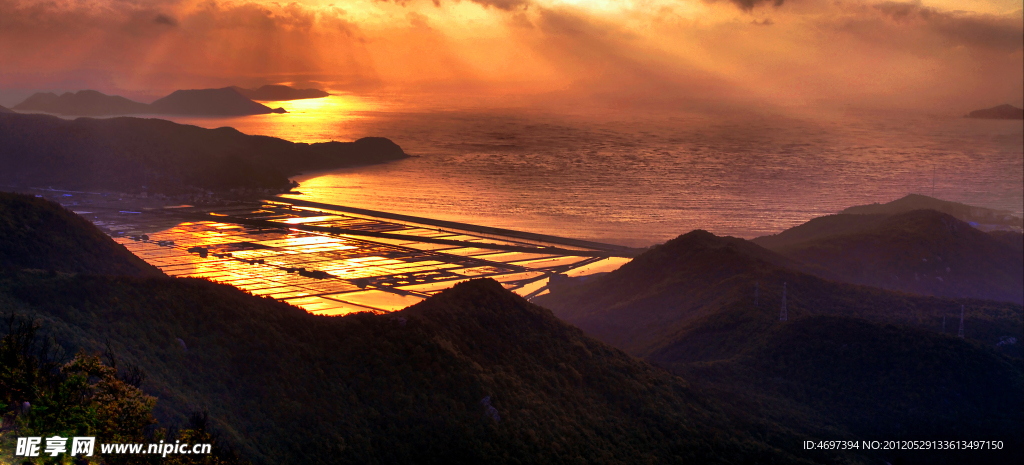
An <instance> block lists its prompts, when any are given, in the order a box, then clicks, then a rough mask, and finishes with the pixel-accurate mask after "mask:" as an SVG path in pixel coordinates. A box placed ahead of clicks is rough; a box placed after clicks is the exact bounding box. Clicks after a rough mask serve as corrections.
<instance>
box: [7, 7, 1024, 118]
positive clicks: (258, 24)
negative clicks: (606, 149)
mask: <svg viewBox="0 0 1024 465" xmlns="http://www.w3.org/2000/svg"><path fill="white" fill-rule="evenodd" d="M1022 49H1024V13H1022V10H1021V5H1020V1H1019V0H970V1H956V0H923V1H919V2H918V1H913V2H880V1H877V0H785V1H784V2H783V1H781V0H632V1H630V0H622V1H606V0H595V1H587V0H461V1H453V0H392V1H388V0H356V1H343V0H304V1H296V2H292V3H288V2H254V1H246V0H240V1H219V0H202V1H195V0H112V1H100V0H56V1H46V2H42V1H38V2H37V1H29V0H0V89H3V90H0V104H5V105H11V104H13V103H17V100H20V98H23V96H24V93H25V92H28V91H35V90H76V89H83V88H93V89H97V90H100V91H103V92H107V93H116V94H121V95H126V96H129V97H134V98H137V99H140V100H147V99H152V98H155V97H158V96H160V95H163V94H166V93H168V92H170V91H172V90H174V89H177V88H198V87H220V86H226V85H232V84H239V85H245V86H254V85H258V84H264V83H275V82H282V83H295V84H297V85H300V86H317V87H325V88H329V89H333V90H338V91H344V90H352V91H357V92H363V91H377V92H380V91H395V92H400V93H403V92H404V93H409V92H415V93H434V94H438V95H450V94H453V93H461V94H467V95H472V96H474V98H484V99H485V100H486V99H487V98H489V97H496V98H497V97H500V98H502V99H505V100H508V99H512V100H514V101H520V102H527V103H528V102H553V101H557V102H562V101H564V102H573V101H593V102H602V103H605V104H610V105H620V106H635V107H638V108H643V107H645V106H659V105H669V106H671V105H679V104H686V103H687V102H700V103H701V104H709V103H710V104H712V105H713V104H715V103H718V102H721V103H723V104H725V103H728V104H745V103H750V102H755V103H759V104H769V105H805V104H818V103H824V104H828V105H833V104H836V103H850V104H854V105H862V106H888V105H895V106H901V107H921V108H929V109H944V110H949V111H957V112H960V111H963V110H966V109H974V108H977V107H984V106H991V105H996V104H1001V103H1014V104H1017V105H1020V104H1021V103H1022V102H1021V100H1022V93H1024V91H1022V87H1024V71H1022V69H1024V50H1022ZM15 97H18V98H17V99H15ZM12 99H14V100H16V101H13V102H12V101H11V100H12Z"/></svg>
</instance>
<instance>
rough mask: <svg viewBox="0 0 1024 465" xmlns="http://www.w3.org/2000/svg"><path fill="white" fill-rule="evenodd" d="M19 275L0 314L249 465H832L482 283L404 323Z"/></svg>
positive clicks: (170, 290) (3, 285) (145, 285)
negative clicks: (110, 367) (199, 423)
mask: <svg viewBox="0 0 1024 465" xmlns="http://www.w3.org/2000/svg"><path fill="white" fill-rule="evenodd" d="M22 200H24V199H22ZM33 206H36V205H35V203H31V202H30V203H29V204H28V207H27V208H32V207H33ZM58 208H59V207H56V206H51V207H49V209H50V210H52V211H53V212H54V215H55V216H57V217H60V216H63V217H64V218H60V219H58V220H57V223H60V224H68V225H70V226H68V228H69V229H72V230H75V231H71V232H70V233H71V234H76V235H84V236H87V237H92V236H93V235H96V234H98V230H96V229H95V228H94V227H88V226H87V224H83V223H84V222H82V221H81V220H74V219H71V218H70V216H71V215H72V214H71V213H69V212H67V211H64V210H57V209H58ZM45 209H46V208H44V210H45ZM0 215H4V213H3V211H0ZM5 216H6V215H5ZM20 216H26V215H25V214H22V215H20ZM51 219H52V218H51ZM85 229H91V231H82V230H85ZM40 233H41V234H56V235H60V234H62V232H61V231H59V230H58V228H57V227H56V226H53V225H48V226H46V227H44V228H40ZM100 242H102V241H100ZM3 245H4V246H6V244H3ZM41 253H50V252H48V251H44V252H41ZM68 253H69V254H71V255H74V254H75V250H71V251H70V252H68ZM0 256H3V255H0ZM86 257H91V256H83V257H73V258H72V259H73V260H74V261H81V260H80V259H84V258H86ZM49 258H51V259H52V258H55V257H49ZM95 258H96V259H97V260H99V261H103V260H105V258H104V257H102V256H100V257H95ZM13 265H15V264H14V263H0V304H2V305H3V308H5V309H16V310H17V311H18V312H21V313H30V314H32V315H35V318H36V319H37V320H38V321H39V322H40V323H42V325H43V326H44V327H45V328H46V329H47V330H48V332H49V334H51V335H52V336H54V337H55V338H56V340H57V341H58V342H59V343H60V344H61V345H62V346H64V347H65V348H66V349H68V350H70V351H72V352H74V351H76V350H79V349H82V350H86V351H89V352H92V351H100V350H104V348H105V347H106V346H108V344H109V346H110V347H111V348H112V349H113V350H115V351H116V352H117V353H118V354H119V356H120V360H121V362H122V363H131V364H135V365H137V366H139V367H141V368H142V369H143V370H144V371H145V373H146V375H147V376H146V377H145V381H144V382H143V383H142V384H141V388H142V389H143V390H144V391H145V392H147V393H150V394H152V395H155V396H157V397H158V398H159V399H158V402H157V407H156V410H155V411H154V414H155V415H156V416H157V417H158V418H159V419H160V421H161V424H165V425H169V424H174V423H175V422H179V423H180V422H181V421H183V420H184V417H185V415H186V414H187V413H188V412H190V411H192V410H193V409H195V408H196V407H199V408H208V409H209V412H210V420H211V421H212V423H213V425H214V426H215V427H216V429H217V430H219V431H221V432H222V433H223V438H226V439H228V440H229V441H230V442H232V443H234V444H235V445H236V446H237V447H238V448H239V450H240V451H241V452H242V453H243V455H244V456H245V457H246V458H249V459H251V460H252V461H253V462H255V463H260V464H262V463H268V464H269V463H274V464H277V463H309V464H318V463H358V464H365V463H466V464H476V463H488V464H513V463H520V464H521V463H562V462H566V461H568V462H577V463H621V464H631V463H637V464H639V463H811V462H810V460H808V459H811V458H818V459H820V460H821V461H823V462H835V461H836V459H837V457H836V456H835V455H834V453H833V454H820V453H813V454H811V453H807V452H805V451H802V450H801V448H800V441H801V440H802V439H805V438H806V436H803V435H801V436H797V435H796V434H794V433H792V432H789V431H787V430H786V429H785V428H783V427H780V426H778V425H775V424H769V425H763V424H762V425H761V427H762V428H765V427H767V428H769V429H770V430H771V431H772V434H773V435H774V438H775V439H777V440H778V444H779V445H778V447H772V446H769V445H767V444H765V443H764V442H762V441H761V440H758V439H755V438H754V437H753V436H752V435H751V434H748V433H747V432H744V431H742V430H737V429H736V426H737V423H736V422H735V421H732V420H731V419H729V418H728V417H726V416H724V415H722V414H721V413H720V409H719V407H718V406H717V404H716V403H715V401H714V399H709V398H707V397H706V396H703V395H702V394H700V393H699V392H696V391H694V390H692V389H690V388H689V387H688V384H687V382H686V381H684V380H682V379H680V378H678V377H675V376H672V375H671V374H669V373H668V372H666V371H664V370H660V369H657V368H654V367H652V366H651V365H649V364H647V363H645V362H642V361H639V360H636V359H634V358H632V357H630V356H628V355H626V354H625V353H623V352H621V351H619V350H617V349H614V348H612V347H610V346H608V345H606V344H604V343H601V342H599V341H596V340H594V339H592V338H590V337H587V336H586V335H584V334H583V333H582V332H581V331H580V330H578V329H576V328H574V327H571V326H569V325H567V324H565V323H563V322H562V321H560V320H558V319H557V318H555V317H554V316H553V315H552V314H551V312H550V311H548V310H546V309H543V308H541V307H538V306H536V305H532V304H530V303H529V302H527V301H525V300H524V299H522V298H520V297H518V296H516V295H514V294H512V293H511V292H509V291H507V290H505V289H503V288H502V286H501V285H500V284H499V283H497V282H495V281H493V280H489V279H482V280H475V281H470V282H466V283H462V284H459V285H456V286H455V287H454V288H453V289H450V290H447V291H444V292H442V293H440V294H439V295H437V296H434V297H432V298H430V299H428V300H426V301H424V302H422V303H420V304H418V305H416V306H413V307H410V308H408V309H406V310H403V311H401V312H397V313H394V314H389V315H373V314H357V315H350V316H346V317H324V316H317V315H311V314H307V313H306V312H304V311H302V310H301V309H298V308H295V307H291V306H289V305H287V304H284V303H282V302H278V301H275V300H273V299H268V298H261V297H255V296H252V295H249V294H247V293H244V292H242V291H239V290H238V289H235V288H232V287H230V286H226V285H221V284H216V283H212V282H209V281H205V280H199V279H177V278H169V277H152V278H138V277H126V276H96V275H84V274H78V275H68V274H59V273H52V274H48V273H38V272H30V271H20V270H12V269H11V268H12V266H13ZM489 407H493V409H494V410H490V409H489ZM325 438H326V439H325ZM830 438H831V437H830ZM847 456H849V455H847ZM853 458H854V459H857V458H860V460H857V461H863V460H864V459H863V457H859V456H858V455H857V454H855V455H853Z"/></svg>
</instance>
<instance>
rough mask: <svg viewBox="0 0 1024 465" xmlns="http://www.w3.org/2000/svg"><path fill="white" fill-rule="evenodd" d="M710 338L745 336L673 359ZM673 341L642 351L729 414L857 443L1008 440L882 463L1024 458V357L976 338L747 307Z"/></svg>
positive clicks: (891, 457) (889, 457) (901, 455)
mask: <svg viewBox="0 0 1024 465" xmlns="http://www.w3.org/2000/svg"><path fill="white" fill-rule="evenodd" d="M776 302H777V300H776ZM773 310H774V309H773ZM729 325H733V326H732V328H729V327H728V326H729ZM712 334H714V335H717V336H718V337H730V338H734V339H737V340H740V339H742V343H741V344H739V345H738V346H737V349H738V350H736V351H734V352H732V353H731V354H728V355H727V354H721V353H720V354H716V355H717V356H715V357H714V360H713V361H706V360H699V359H698V360H692V359H691V360H690V361H683V360H686V359H687V358H692V357H687V356H683V357H680V355H682V354H686V355H690V354H692V350H693V349H694V348H695V347H696V346H698V345H699V344H700V343H701V342H703V341H707V340H708V339H709V336H711V335H712ZM678 341H679V344H677V345H674V346H669V347H666V348H665V350H663V351H660V352H656V353H653V354H651V355H650V356H649V358H650V359H651V360H654V361H657V362H659V363H662V364H664V365H667V366H670V367H671V368H673V369H674V370H675V371H676V372H678V373H680V374H681V375H682V376H684V377H686V378H687V379H690V380H693V382H694V385H695V386H697V387H699V388H701V389H702V390H704V392H707V393H709V394H711V395H713V396H714V397H715V398H718V399H722V400H723V402H724V403H725V404H727V406H726V407H725V410H726V411H728V412H736V413H734V414H738V412H743V413H744V414H746V415H747V416H750V417H755V418H761V419H768V418H773V419H775V420H776V421H779V422H781V423H784V424H787V425H789V426H791V427H793V428H794V429H798V430H808V431H816V430H826V431H829V430H831V431H836V432H835V433H833V434H837V435H839V434H838V431H845V432H848V433H849V434H850V435H851V436H853V437H857V438H862V439H866V438H871V437H882V436H884V437H899V438H901V439H903V440H936V439H940V438H944V439H946V440H956V438H959V437H964V436H971V435H983V436H986V437H994V438H995V437H998V438H1000V440H1002V441H1004V447H1005V449H1004V451H1002V452H988V453H987V454H986V455H985V456H984V457H980V456H977V455H975V456H971V455H970V453H968V452H966V451H961V452H950V451H931V452H909V451H904V452H889V453H887V454H885V458H884V461H885V462H889V463H901V462H903V463H948V464H955V463H965V462H971V461H976V460H981V461H982V462H987V463H1016V462H1017V461H1019V460H1020V459H1021V458H1024V454H1022V452H1024V444H1022V441H1021V434H1022V433H1024V428H1022V426H1021V423H1020V415H1021V414H1022V413H1024V408H1022V403H1021V396H1020V390H1021V389H1022V388H1024V377H1022V374H1024V371H1022V369H1021V365H1020V360H1010V359H1008V358H1006V357H1005V356H1002V355H1000V354H997V353H995V352H994V351H993V350H991V349H989V348H986V347H981V346H980V345H978V344H976V343H973V342H971V341H964V340H961V339H959V338H956V337H953V336H952V335H944V334H937V333H935V332H932V331H924V330H919V329H914V328H907V327H905V326H896V325H884V324H878V323H873V322H869V321H866V320H863V319H859V318H846V317H840V316H830V315H809V316H805V317H796V318H791V319H790V321H786V322H780V321H778V316H777V313H776V312H774V311H773V312H766V311H764V310H760V309H757V308H755V307H753V305H751V304H749V303H748V304H747V305H745V306H744V305H736V306H735V307H734V308H731V309H729V311H726V312H723V313H722V314H719V315H716V316H715V317H713V318H707V319H706V320H704V321H698V322H695V324H693V325H692V326H691V327H690V328H688V332H687V333H685V334H680V335H679V339H678ZM705 354H706V352H705ZM1014 457H1016V458H1014Z"/></svg>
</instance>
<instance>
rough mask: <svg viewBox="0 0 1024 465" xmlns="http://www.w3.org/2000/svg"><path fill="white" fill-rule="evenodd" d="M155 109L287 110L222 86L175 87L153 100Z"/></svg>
mask: <svg viewBox="0 0 1024 465" xmlns="http://www.w3.org/2000/svg"><path fill="white" fill-rule="evenodd" d="M150 108H152V109H153V110H155V111H154V113H156V114H162V115H200V116H218V115H231V116H242V115H263V114H267V113H285V111H284V109H283V108H274V109H271V108H270V107H268V106H266V105H263V104H261V103H256V102H253V101H252V100H249V99H248V98H246V96H244V95H242V94H240V93H238V91H236V90H234V89H232V88H230V87H225V88H223V89H197V90H176V91H174V93H172V94H171V95H168V96H166V97H164V98H162V99H160V100H157V101H155V102H153V103H152V104H150Z"/></svg>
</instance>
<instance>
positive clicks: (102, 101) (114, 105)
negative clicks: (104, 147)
mask: <svg viewBox="0 0 1024 465" xmlns="http://www.w3.org/2000/svg"><path fill="white" fill-rule="evenodd" d="M14 108H15V109H17V110H21V111H39V112H44V113H53V114H58V115H76V116H110V115H131V114H139V113H149V112H150V108H149V105H146V104H144V103H139V102H134V101H131V100H128V99H126V98H124V97H120V96H117V95H105V94H102V93H100V92H97V91H95V90H82V91H78V92H75V93H71V92H65V93H64V94H61V95H60V96H58V95H57V94H54V93H51V92H45V93H36V94H32V95H31V96H30V97H28V98H27V99H25V101H24V102H21V103H19V104H18V105H16V106H15V107H14Z"/></svg>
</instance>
